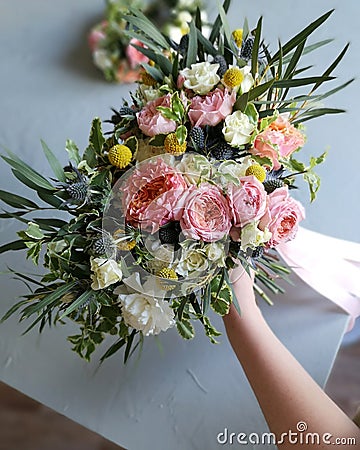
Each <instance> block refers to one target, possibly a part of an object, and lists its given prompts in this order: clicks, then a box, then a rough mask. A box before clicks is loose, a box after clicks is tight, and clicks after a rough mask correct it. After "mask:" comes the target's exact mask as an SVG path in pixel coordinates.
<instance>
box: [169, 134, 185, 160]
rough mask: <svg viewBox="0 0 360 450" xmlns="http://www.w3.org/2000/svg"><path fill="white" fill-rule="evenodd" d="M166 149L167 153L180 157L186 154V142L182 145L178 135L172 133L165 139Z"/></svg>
mask: <svg viewBox="0 0 360 450" xmlns="http://www.w3.org/2000/svg"><path fill="white" fill-rule="evenodd" d="M164 147H165V151H166V153H171V154H172V155H179V154H182V153H185V152H186V141H185V142H184V143H183V144H180V142H179V140H178V138H177V136H176V133H170V134H168V135H167V136H166V138H165V141H164Z"/></svg>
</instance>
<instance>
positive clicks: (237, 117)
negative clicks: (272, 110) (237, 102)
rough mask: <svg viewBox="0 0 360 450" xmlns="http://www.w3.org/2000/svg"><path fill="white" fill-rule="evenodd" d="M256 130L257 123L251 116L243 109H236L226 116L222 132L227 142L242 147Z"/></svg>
mask: <svg viewBox="0 0 360 450" xmlns="http://www.w3.org/2000/svg"><path fill="white" fill-rule="evenodd" d="M254 130H255V125H254V124H252V123H251V122H250V119H249V117H248V116H247V115H246V114H244V113H243V112H241V111H235V112H233V113H232V114H231V115H230V116H227V117H226V119H225V124H224V127H223V129H222V132H223V135H224V137H225V140H226V142H228V143H229V144H230V145H231V146H232V147H240V146H241V145H244V144H247V143H248V142H249V141H250V139H251V134H252V132H253V131H254Z"/></svg>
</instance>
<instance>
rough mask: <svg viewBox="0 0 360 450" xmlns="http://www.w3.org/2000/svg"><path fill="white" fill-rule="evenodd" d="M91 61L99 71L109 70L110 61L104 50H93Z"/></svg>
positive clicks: (110, 66)
mask: <svg viewBox="0 0 360 450" xmlns="http://www.w3.org/2000/svg"><path fill="white" fill-rule="evenodd" d="M93 60H94V64H95V66H96V67H98V68H99V69H101V70H106V69H111V68H112V61H111V58H110V56H109V54H108V52H107V51H106V50H104V49H99V50H95V51H94V53H93Z"/></svg>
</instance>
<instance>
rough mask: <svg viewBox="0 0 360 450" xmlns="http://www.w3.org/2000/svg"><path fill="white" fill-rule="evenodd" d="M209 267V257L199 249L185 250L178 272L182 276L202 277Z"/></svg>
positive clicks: (177, 268)
mask: <svg viewBox="0 0 360 450" xmlns="http://www.w3.org/2000/svg"><path fill="white" fill-rule="evenodd" d="M208 267H209V262H208V257H207V255H206V254H205V253H204V252H203V251H202V250H201V249H199V248H195V247H190V248H183V250H182V254H181V259H180V261H179V263H178V265H177V267H176V272H177V273H178V274H179V275H182V276H185V277H186V276H192V277H194V276H196V275H201V273H202V272H205V271H206V270H207V269H208Z"/></svg>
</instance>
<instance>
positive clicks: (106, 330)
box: [0, 0, 351, 361]
mask: <svg viewBox="0 0 360 450" xmlns="http://www.w3.org/2000/svg"><path fill="white" fill-rule="evenodd" d="M229 6H230V1H228V0H226V1H225V2H224V5H223V6H220V5H219V14H218V16H217V18H216V20H215V21H214V24H213V27H212V29H211V32H210V33H207V32H206V33H205V34H203V32H202V31H203V22H202V15H201V11H200V9H199V8H197V10H196V12H195V14H194V19H193V20H191V21H190V23H189V24H188V28H187V29H186V30H187V31H188V32H187V33H186V34H184V35H183V36H182V38H181V39H180V41H179V42H178V43H177V42H175V40H173V39H170V38H169V37H168V36H167V35H165V34H164V33H161V32H160V31H159V29H158V26H157V25H156V24H153V23H152V22H151V21H150V20H149V19H148V18H147V17H146V16H145V15H144V14H143V13H142V12H141V11H140V10H138V9H135V8H132V7H128V11H127V13H126V15H124V16H123V17H122V18H123V20H124V21H126V23H127V25H126V29H127V35H129V36H131V37H132V38H134V39H136V40H137V42H138V44H135V43H134V44H132V45H133V48H134V49H135V50H137V51H138V52H140V54H141V55H143V56H144V57H145V58H146V61H147V62H145V61H144V62H143V63H142V68H143V74H142V77H141V80H140V81H139V83H138V88H137V90H136V91H135V92H133V93H130V99H129V101H124V103H123V104H122V105H121V107H120V108H119V109H114V110H113V115H112V116H111V118H110V120H108V121H107V123H108V124H110V125H109V127H110V129H109V130H108V131H107V132H106V133H104V132H103V131H102V124H101V121H100V120H99V119H98V118H96V119H94V121H93V123H92V126H91V132H90V138H89V145H88V147H87V148H86V149H85V151H84V152H83V153H82V154H81V153H80V151H79V149H78V148H77V146H76V145H75V143H74V142H73V141H70V140H69V141H68V142H67V144H66V150H67V152H68V158H69V161H70V163H69V164H68V165H67V166H66V167H62V166H61V164H60V163H59V162H58V160H57V159H56V157H55V156H54V154H53V153H52V152H51V150H50V149H49V148H48V147H47V146H46V144H45V143H43V148H44V152H45V156H46V157H47V159H48V161H49V163H50V165H51V167H52V169H53V172H54V174H55V178H56V180H52V179H47V178H45V177H44V176H42V175H41V174H39V173H37V172H36V171H35V170H34V169H33V168H31V167H30V166H29V165H28V164H26V163H25V162H23V161H22V160H20V158H18V157H17V156H16V155H15V154H13V153H10V152H9V154H8V155H7V156H3V159H4V160H5V161H7V162H8V163H9V164H10V166H11V167H12V171H13V173H14V175H15V177H16V178H17V179H18V180H20V181H21V182H22V183H23V184H25V185H26V186H28V187H29V188H31V189H33V190H34V191H35V192H36V193H37V195H38V197H39V198H40V199H41V200H42V201H43V202H44V203H45V206H44V205H43V204H42V205H38V203H35V202H34V201H33V200H30V199H27V198H24V197H21V196H19V195H16V194H13V193H10V192H5V191H1V193H0V198H1V199H2V200H3V201H4V202H5V203H7V204H8V205H10V206H12V207H15V208H16V209H17V210H16V211H13V212H8V211H5V212H4V213H3V214H2V217H3V218H16V219H18V220H19V221H21V222H23V223H25V224H26V226H27V228H26V229H25V230H23V231H20V232H19V233H18V235H19V239H18V240H16V241H14V242H11V243H9V244H6V245H3V246H2V247H1V249H0V251H1V252H5V251H8V250H22V249H27V256H28V258H31V259H32V260H33V262H34V263H35V264H38V261H39V257H40V254H41V250H42V249H43V251H44V258H43V265H44V267H45V268H46V273H45V274H44V275H43V276H41V277H40V278H39V279H36V278H34V277H32V276H29V275H27V274H22V273H19V272H16V271H14V274H15V276H16V278H20V279H22V280H23V281H24V282H25V283H26V284H27V286H29V293H28V294H27V295H25V296H24V299H23V300H21V301H20V302H18V303H17V304H15V305H14V306H13V307H12V308H11V309H10V311H9V312H8V313H7V314H6V315H5V317H4V318H3V320H5V319H7V318H8V317H9V316H11V315H12V314H14V313H19V314H20V318H21V319H27V318H29V317H30V316H35V320H34V321H33V322H32V323H31V325H30V326H29V327H28V330H29V329H31V328H33V327H34V326H35V325H37V324H39V325H40V330H42V329H43V328H44V326H46V325H47V324H49V325H51V324H53V323H62V322H63V321H64V319H65V317H69V318H70V319H72V320H73V321H75V322H77V323H78V324H79V327H80V332H79V334H76V335H72V336H69V338H68V339H69V340H70V342H71V343H72V344H73V350H74V351H76V352H77V353H78V354H79V355H80V356H82V357H84V358H86V359H89V358H90V356H91V354H92V352H93V351H94V350H95V349H96V347H97V345H99V344H100V343H101V342H102V341H103V340H104V338H105V337H106V336H107V335H111V336H113V337H114V342H113V343H111V345H110V347H109V349H108V350H107V351H106V352H105V354H104V355H103V357H102V358H101V359H102V360H103V359H105V358H107V357H109V356H111V355H112V354H114V353H115V352H117V351H118V350H119V349H120V348H122V347H124V348H125V351H124V360H125V361H126V360H127V359H128V357H129V356H130V355H131V353H132V352H133V350H134V349H135V348H136V347H137V346H138V345H139V344H141V343H142V342H143V339H144V337H145V336H149V335H157V334H158V333H160V332H161V331H166V330H168V329H169V328H171V327H174V326H176V328H177V330H178V332H179V333H180V334H181V336H182V337H183V338H185V339H190V338H192V337H193V336H194V327H193V321H199V322H200V323H201V324H202V325H203V327H204V331H205V333H206V335H207V336H208V337H209V339H210V340H211V341H212V342H216V337H217V336H219V334H220V333H219V332H218V330H216V329H215V327H214V326H213V325H212V324H211V322H210V311H211V310H213V311H215V313H217V314H219V315H224V314H226V313H227V312H228V311H229V308H230V305H231V303H232V302H234V304H235V306H236V307H237V308H238V309H239V305H238V303H237V300H236V297H235V295H234V293H233V288H232V285H231V283H230V281H229V275H228V272H229V270H231V269H232V268H234V267H235V266H238V265H242V266H243V270H249V269H250V268H252V269H253V270H254V272H255V284H254V289H255V292H256V293H257V294H258V295H259V296H260V297H262V298H263V299H264V300H266V301H267V302H268V303H272V302H271V299H270V298H269V294H270V293H273V294H278V293H281V292H283V288H282V287H281V286H279V284H278V281H279V279H281V278H282V279H285V280H287V279H288V275H289V273H290V269H289V268H288V267H286V266H285V265H284V264H282V263H281V261H280V259H279V257H278V255H277V252H276V248H277V246H278V245H279V244H282V243H285V242H287V241H288V240H290V239H293V238H295V235H296V231H297V228H298V224H299V222H300V221H301V220H303V219H304V216H305V211H304V208H303V206H302V205H301V204H300V203H299V202H298V201H297V200H295V199H294V198H293V197H292V196H291V191H292V190H293V189H295V188H296V187H297V186H296V179H298V177H302V178H303V179H304V180H305V182H307V183H308V186H309V190H310V197H311V200H314V199H315V196H316V192H317V190H318V189H319V185H320V179H319V177H318V175H317V174H316V173H315V172H314V168H315V167H316V166H317V165H318V164H320V163H322V162H323V160H324V158H325V153H323V154H321V155H319V156H317V157H311V158H310V160H309V161H308V162H307V163H304V162H303V161H300V160H299V157H298V154H299V152H300V151H301V149H302V147H303V146H304V144H305V140H306V138H305V129H304V125H303V124H304V122H306V121H307V120H310V119H313V118H315V117H319V116H321V115H324V114H334V113H340V112H343V110H340V109H334V108H326V107H323V106H321V102H322V101H323V100H324V99H326V98H327V97H328V96H329V95H331V94H333V93H335V92H337V91H339V90H340V89H342V88H343V87H345V86H346V85H347V84H348V83H350V82H351V80H350V81H349V82H347V83H344V84H342V85H341V86H337V87H333V88H332V89H331V90H328V91H322V93H317V92H316V91H317V90H318V89H319V88H320V86H323V85H324V84H325V83H329V82H330V81H331V80H333V78H334V77H333V76H332V72H333V70H334V69H335V68H336V66H337V65H338V64H339V62H340V61H341V59H342V58H343V56H344V54H345V53H346V50H347V46H346V47H345V48H344V49H343V51H342V52H341V53H340V54H339V55H338V56H337V57H336V58H335V60H334V61H333V62H332V63H331V64H330V65H329V66H328V67H327V68H326V69H324V71H323V73H322V74H321V75H320V76H304V72H305V71H307V70H309V69H310V68H309V67H306V66H305V67H304V66H301V67H299V62H300V60H301V57H302V55H304V54H306V53H309V52H312V51H315V50H317V49H319V48H321V47H322V46H323V45H325V44H327V43H329V41H328V40H327V41H320V42H315V43H312V44H307V39H308V38H309V36H310V35H312V33H313V32H314V31H315V30H316V29H317V28H318V27H319V26H320V25H322V24H323V23H324V22H325V21H326V19H327V18H328V17H329V16H330V14H331V12H332V11H329V12H328V13H326V14H324V15H323V16H321V17H320V18H318V19H317V20H315V21H314V22H312V23H311V24H310V25H308V26H307V27H306V28H305V29H303V30H302V31H300V32H299V33H298V34H296V35H295V36H294V37H293V38H291V39H290V40H289V41H288V42H286V43H285V44H284V45H281V44H279V47H278V49H277V50H276V51H275V52H270V50H269V47H268V46H267V44H266V43H265V41H263V39H262V19H261V18H260V19H259V21H258V23H257V25H256V27H255V28H253V29H250V28H249V26H248V23H247V21H246V20H245V22H244V24H243V25H242V27H241V28H240V27H239V28H237V29H233V30H231V28H230V26H229V23H228V21H227V10H228V8H229ZM205 26H207V24H205ZM300 153H301V152H300ZM46 209H48V210H50V211H53V210H56V211H63V212H64V217H63V218H61V219H60V218H59V219H54V218H53V217H52V216H51V215H50V217H48V218H46V217H40V218H39V217H37V216H36V215H35V213H36V212H38V211H39V212H40V211H41V213H43V212H44V211H46ZM29 214H30V215H31V219H28V218H26V216H27V215H29ZM30 285H32V286H33V288H30ZM264 288H266V289H265V290H264ZM265 291H267V293H266V292H265Z"/></svg>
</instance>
